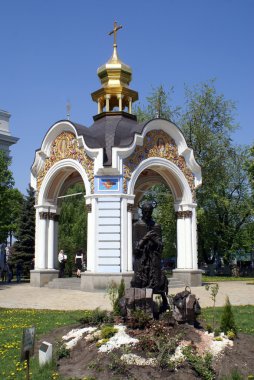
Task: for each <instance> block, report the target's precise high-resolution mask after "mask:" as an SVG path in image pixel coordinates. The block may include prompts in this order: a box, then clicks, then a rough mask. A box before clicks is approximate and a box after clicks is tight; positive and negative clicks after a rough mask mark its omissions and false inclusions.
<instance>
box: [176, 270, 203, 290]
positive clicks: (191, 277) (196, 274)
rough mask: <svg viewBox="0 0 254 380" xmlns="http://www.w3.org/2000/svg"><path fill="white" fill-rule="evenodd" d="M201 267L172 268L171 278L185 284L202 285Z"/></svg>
mask: <svg viewBox="0 0 254 380" xmlns="http://www.w3.org/2000/svg"><path fill="white" fill-rule="evenodd" d="M202 273H203V271H202V270H201V269H173V278H175V279H177V280H179V281H181V282H183V283H184V284H185V285H186V286H191V287H193V286H201V285H202Z"/></svg>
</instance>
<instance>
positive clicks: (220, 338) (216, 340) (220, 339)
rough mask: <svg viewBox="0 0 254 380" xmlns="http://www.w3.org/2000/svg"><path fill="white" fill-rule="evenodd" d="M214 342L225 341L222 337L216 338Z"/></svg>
mask: <svg viewBox="0 0 254 380" xmlns="http://www.w3.org/2000/svg"><path fill="white" fill-rule="evenodd" d="M213 340H215V342H222V341H223V339H222V337H221V336H215V337H214V338H213Z"/></svg>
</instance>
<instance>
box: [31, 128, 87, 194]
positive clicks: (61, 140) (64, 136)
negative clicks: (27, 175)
mask: <svg viewBox="0 0 254 380" xmlns="http://www.w3.org/2000/svg"><path fill="white" fill-rule="evenodd" d="M66 158H71V159H73V160H76V161H78V162H79V163H80V164H81V165H82V167H83V168H84V169H85V171H86V174H87V177H88V180H89V182H90V186H91V193H93V191H94V162H93V160H92V159H91V158H90V157H89V156H88V155H87V154H86V152H85V150H84V148H80V147H79V145H78V141H77V139H76V137H75V136H74V134H73V133H70V132H62V133H61V134H60V135H59V136H57V138H56V139H55V140H54V141H53V143H52V145H51V149H50V155H49V157H48V158H47V159H46V160H45V163H44V167H43V168H42V169H41V170H40V172H39V173H38V176H37V191H38V192H39V190H40V187H41V184H42V181H43V179H44V178H45V176H46V174H47V172H48V171H49V169H50V168H51V167H52V166H53V165H54V164H55V163H56V162H58V161H61V160H64V159H66Z"/></svg>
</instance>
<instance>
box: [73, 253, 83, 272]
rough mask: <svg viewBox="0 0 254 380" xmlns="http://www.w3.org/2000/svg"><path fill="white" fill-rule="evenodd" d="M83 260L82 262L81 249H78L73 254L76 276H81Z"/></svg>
mask: <svg viewBox="0 0 254 380" xmlns="http://www.w3.org/2000/svg"><path fill="white" fill-rule="evenodd" d="M83 262H84V255H83V252H82V250H80V251H78V252H77V253H76V256H75V264H76V268H77V277H78V278H80V277H81V270H82V266H83Z"/></svg>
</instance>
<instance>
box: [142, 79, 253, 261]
mask: <svg viewBox="0 0 254 380" xmlns="http://www.w3.org/2000/svg"><path fill="white" fill-rule="evenodd" d="M214 83H215V82H214V80H212V81H208V82H205V83H201V84H199V85H197V86H194V87H193V88H187V87H186V91H185V103H184V107H182V108H180V107H176V108H175V109H174V110H172V107H170V106H169V105H168V102H169V95H170V94H171V93H172V91H171V93H170V94H169V93H166V92H165V90H164V89H163V87H162V86H159V87H158V88H157V89H155V90H153V93H152V95H151V96H150V97H148V98H147V101H148V105H147V107H146V109H145V108H141V107H140V106H139V107H137V109H136V111H137V112H136V113H137V116H138V119H139V121H144V120H146V119H148V118H151V117H154V116H155V115H154V112H155V110H158V109H159V110H160V112H159V115H160V116H161V117H165V118H167V119H170V118H171V120H175V121H176V123H177V125H178V126H179V127H180V129H181V130H182V131H183V134H184V136H185V139H186V141H187V144H188V146H189V147H191V148H192V149H193V150H194V155H195V158H196V160H197V162H198V163H199V164H200V165H201V168H202V177H203V184H202V186H201V187H200V188H199V189H198V190H197V194H196V195H197V204H198V208H197V219H198V237H199V240H198V246H199V259H200V261H203V260H204V261H206V262H213V261H214V260H215V258H216V257H223V258H225V259H227V260H228V259H229V258H230V257H232V255H233V254H234V253H236V252H237V251H239V250H244V251H245V252H247V251H248V250H249V249H250V246H251V239H250V230H252V231H253V227H252V228H250V226H251V224H253V199H252V198H251V197H250V183H249V181H248V179H247V160H246V148H244V147H239V146H234V145H233V144H232V141H231V138H230V135H231V133H232V131H234V130H235V129H236V128H237V125H236V124H235V122H234V112H235V104H234V103H233V102H232V101H230V100H226V99H225V98H224V96H223V95H222V94H218V93H217V91H216V88H215V85H214ZM152 113H153V115H152ZM252 154H254V148H253V151H252ZM252 165H253V164H252ZM253 166H254V165H253ZM253 166H252V167H250V168H249V173H252V176H253V174H254V169H253ZM252 178H253V177H252ZM158 192H165V188H164V189H163V187H158V188H157V193H158ZM157 198H158V194H157V195H156V199H157ZM164 210H165V207H164V208H163V209H162V210H161V215H162V214H163V211H164ZM172 212H173V209H172ZM172 222H173V218H172V217H171V219H170V224H172ZM161 224H162V229H164V230H166V229H167V227H166V224H167V223H166V222H165V221H164V219H162V220H161ZM175 230H176V229H172V230H171V232H172V233H173V234H174V233H176V232H174V231H175ZM170 238H171V239H172V240H173V241H174V242H175V241H176V239H175V237H173V236H171V237H170Z"/></svg>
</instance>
